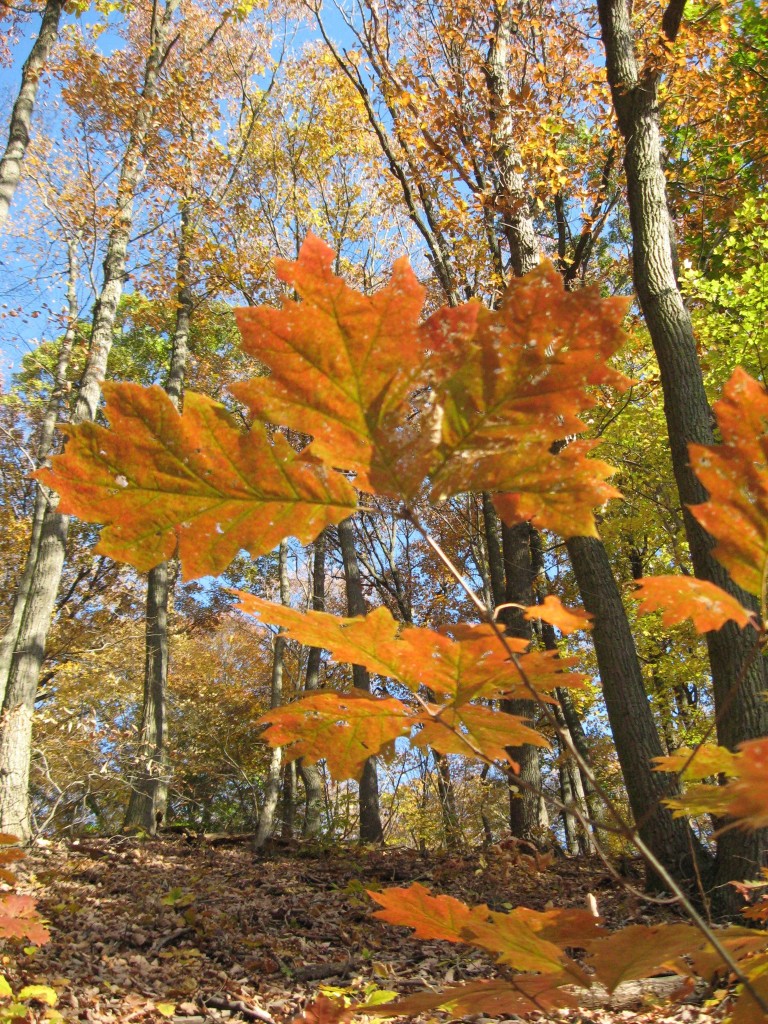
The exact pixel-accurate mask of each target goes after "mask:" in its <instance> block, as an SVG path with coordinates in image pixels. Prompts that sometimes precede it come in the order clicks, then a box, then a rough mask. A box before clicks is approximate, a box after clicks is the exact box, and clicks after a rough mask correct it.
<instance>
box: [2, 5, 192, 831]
mask: <svg viewBox="0 0 768 1024" xmlns="http://www.w3.org/2000/svg"><path fill="white" fill-rule="evenodd" d="M178 4H179V0H167V3H166V5H165V7H164V8H163V9H162V12H159V13H157V14H156V16H155V18H154V19H153V22H152V27H151V35H150V49H149V53H148V56H147V63H146V66H145V75H144V83H143V87H142V95H141V99H140V102H139V105H138V109H137V113H136V120H135V123H134V127H133V130H132V132H131V135H130V138H129V140H128V145H127V147H126V150H125V154H124V156H123V161H122V165H121V170H120V180H119V183H118V189H117V204H116V211H115V218H114V220H113V225H112V229H111V231H110V234H109V239H108V242H107V252H106V256H105V260H104V281H103V285H102V290H101V294H100V297H99V299H98V301H97V303H96V307H95V310H94V316H93V328H92V333H91V347H90V351H89V355H88V360H87V363H86V368H85V372H84V374H83V377H82V379H81V382H80V388H79V391H78V397H77V402H76V404H75V410H74V413H73V416H72V421H73V422H74V423H82V422H84V421H85V420H92V419H93V418H94V417H95V415H96V409H97V407H98V403H99V397H100V395H101V384H102V381H103V380H104V375H105V372H106V367H107V357H108V355H109V351H110V348H111V346H112V331H113V327H114V322H115V316H116V313H117V304H118V302H119V299H120V295H121V293H122V287H123V280H124V277H125V269H126V253H127V247H128V241H129V237H130V232H131V225H132V222H133V199H134V194H135V191H136V189H137V187H138V183H139V179H140V162H141V155H142V150H143V147H144V140H145V138H146V134H147V131H148V129H149V127H150V125H151V123H152V117H153V115H154V109H155V100H156V97H157V87H158V83H159V76H160V69H161V67H162V63H163V60H164V57H165V54H166V52H167V48H168V45H169V35H170V27H171V19H172V17H173V14H174V12H175V10H176V8H177V6H178ZM68 530H69V520H68V517H66V516H62V515H60V514H59V513H58V512H57V511H56V501H55V498H54V497H53V496H52V497H51V500H50V501H49V503H48V508H47V510H46V513H45V517H44V521H43V524H42V528H41V540H40V549H39V555H38V558H37V560H36V563H35V567H34V570H33V573H32V578H31V580H30V583H29V596H28V598H27V601H26V607H25V610H24V614H23V618H22V622H21V625H20V628H19V632H18V635H17V638H16V644H15V648H14V656H13V658H12V664H11V669H10V673H9V680H8V685H7V688H6V692H5V700H4V704H3V720H2V724H3V729H2V735H0V829H2V830H4V831H15V833H16V834H18V835H22V836H27V835H29V832H30V823H29V821H28V800H29V797H28V794H27V793H26V791H27V789H28V786H29V761H30V755H31V747H30V743H31V727H32V716H33V711H34V700H35V694H36V692H37V681H38V678H39V675H40V667H41V665H42V663H43V659H44V657H45V646H46V640H47V636H48V630H49V628H50V622H51V616H52V614H53V607H54V603H55V600H56V593H57V591H58V587H59V582H60V580H61V572H62V567H63V565H64V554H65V549H66V542H67V533H68ZM21 790H23V791H24V792H23V793H22V792H21ZM24 808H27V811H26V812H25V817H26V818H27V820H24V821H22V820H20V817H19V816H20V814H21V813H22V812H23V810H24Z"/></svg>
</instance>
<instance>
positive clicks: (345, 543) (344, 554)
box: [338, 518, 384, 843]
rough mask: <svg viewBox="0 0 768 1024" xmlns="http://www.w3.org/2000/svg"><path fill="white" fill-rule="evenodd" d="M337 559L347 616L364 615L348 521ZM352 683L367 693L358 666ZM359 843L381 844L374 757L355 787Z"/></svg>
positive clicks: (368, 682) (364, 672)
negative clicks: (344, 591) (342, 582)
mask: <svg viewBox="0 0 768 1024" xmlns="http://www.w3.org/2000/svg"><path fill="white" fill-rule="evenodd" d="M338 534H339V546H340V548H341V559H342V562H343V564H344V579H345V581H346V585H347V614H348V615H350V616H354V615H365V613H366V611H367V609H366V607H365V598H364V597H363V585H362V582H361V580H360V566H359V564H358V561H357V552H356V551H355V533H354V529H353V527H352V519H351V518H349V519H344V520H343V521H342V522H340V523H339V525H338ZM352 684H353V686H354V687H355V688H356V689H358V690H363V691H364V692H365V693H370V692H371V677H370V675H369V673H368V670H367V669H366V668H364V667H363V666H362V665H353V666H352ZM358 793H359V808H360V842H361V843H382V842H383V841H384V831H383V829H382V825H381V811H380V808H379V779H378V775H377V772H376V758H375V757H369V758H368V760H367V761H366V762H365V764H364V766H363V774H362V775H361V776H360V785H359V790H358Z"/></svg>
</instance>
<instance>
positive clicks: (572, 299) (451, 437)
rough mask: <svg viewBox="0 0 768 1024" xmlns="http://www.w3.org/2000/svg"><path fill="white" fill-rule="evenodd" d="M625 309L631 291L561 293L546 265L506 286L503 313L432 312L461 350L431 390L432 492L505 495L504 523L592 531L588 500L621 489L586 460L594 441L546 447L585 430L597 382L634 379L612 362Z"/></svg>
mask: <svg viewBox="0 0 768 1024" xmlns="http://www.w3.org/2000/svg"><path fill="white" fill-rule="evenodd" d="M625 313H626V301H625V300H623V299H603V298H601V297H600V294H599V292H598V290H597V289H596V288H590V289H585V290H582V291H579V292H567V291H565V290H564V288H563V284H562V279H561V278H560V275H559V274H557V272H556V271H555V269H554V268H553V267H552V266H551V264H549V263H543V264H542V265H541V266H540V267H539V268H538V269H537V270H535V271H533V272H532V273H530V274H528V275H527V276H526V277H525V278H522V279H518V280H513V281H512V282H511V283H510V285H509V288H508V290H507V292H506V294H505V296H504V298H503V300H502V303H501V305H500V307H499V309H497V310H488V309H486V308H485V307H483V306H482V305H481V304H480V303H478V302H469V303H466V304H465V305H463V306H460V307H458V308H456V309H447V308H444V309H441V310H438V311H437V312H436V313H435V314H433V316H432V317H430V319H429V320H428V321H427V323H426V324H425V326H424V330H425V332H427V333H428V335H429V337H430V338H431V339H432V342H433V344H434V345H435V346H440V347H444V348H446V349H447V350H448V351H451V350H453V351H454V352H455V353H456V354H457V355H456V365H455V369H454V372H453V373H452V374H451V375H450V376H448V377H446V378H445V379H444V380H443V381H442V383H440V384H438V385H437V387H436V391H437V397H436V402H437V403H438V404H439V405H440V406H441V408H442V409H443V418H442V427H441V438H440V446H439V449H438V452H437V457H436V460H435V463H434V465H433V467H432V470H431V478H432V496H433V498H436V499H437V498H445V497H449V496H450V495H453V494H458V493H460V492H462V491H482V490H488V491H498V492H508V493H506V494H505V496H504V497H503V498H500V499H498V500H497V501H496V504H497V508H498V509H499V512H500V514H501V515H502V517H503V518H505V519H506V520H507V521H511V520H513V519H525V518H530V519H532V520H533V521H534V522H537V523H538V524H539V525H540V526H542V527H547V528H550V529H553V530H557V531H558V532H560V533H564V534H565V535H566V536H573V535H575V534H577V533H585V534H594V533H595V526H594V520H593V518H592V512H591V510H592V508H594V507H595V506H596V505H600V504H603V503H604V502H605V501H607V500H608V498H610V497H615V496H617V495H618V492H617V491H616V490H615V489H614V488H613V487H611V486H610V485H608V484H606V483H605V480H606V478H607V477H608V476H609V475H610V473H611V472H612V471H611V469H610V467H608V466H606V465H605V464H604V463H601V462H599V461H596V460H589V459H587V458H586V455H587V453H588V451H589V450H590V448H591V447H592V446H593V443H592V442H586V441H582V442H576V443H574V444H569V445H565V446H564V447H563V448H562V449H561V450H560V451H558V452H557V453H553V452H552V451H551V448H552V446H553V445H554V444H555V443H556V442H558V441H562V439H563V438H565V437H566V436H567V435H571V434H576V433H579V432H580V431H582V430H583V429H584V423H583V422H582V420H581V418H580V417H581V413H582V412H584V411H585V410H587V409H589V408H591V407H592V406H593V405H594V404H595V401H596V399H595V395H594V393H593V392H592V391H591V388H592V386H594V385H598V384H603V385H605V384H609V385H611V386H614V387H619V388H621V387H625V386H626V385H627V384H628V381H627V380H626V378H624V377H623V376H622V375H621V374H619V373H617V372H616V371H614V370H612V369H610V368H609V367H608V365H607V360H608V359H609V358H610V357H611V356H612V355H613V354H614V353H615V352H616V351H618V349H619V348H620V347H621V345H622V343H623V340H624V335H623V331H622V329H621V320H622V318H623V316H624V315H625ZM447 342H448V344H447Z"/></svg>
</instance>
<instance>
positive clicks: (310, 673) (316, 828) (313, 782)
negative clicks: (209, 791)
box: [298, 530, 327, 839]
mask: <svg viewBox="0 0 768 1024" xmlns="http://www.w3.org/2000/svg"><path fill="white" fill-rule="evenodd" d="M326 544H327V534H326V531H325V530H323V532H322V533H321V534H320V536H319V537H318V538H317V540H316V541H315V544H314V558H313V561H312V609H313V611H316V612H322V611H325V549H326ZM320 654H321V650H320V648H319V647H310V648H309V652H308V654H307V674H306V679H305V682H304V689H305V690H306V691H310V690H316V689H317V688H318V687H319V685H320ZM298 769H299V775H300V776H301V781H302V782H303V783H304V795H305V804H304V827H303V828H302V835H303V836H304V838H305V839H311V838H313V837H314V836H316V835H318V833H319V832H320V828H321V826H322V820H323V796H324V788H323V776H322V774H321V773H320V769H319V768H318V767H317V765H316V764H308V763H307V762H306V761H305V760H304V758H303V757H302V758H301V759H300V760H299V763H298Z"/></svg>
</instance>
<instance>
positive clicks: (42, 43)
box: [0, 0, 66, 229]
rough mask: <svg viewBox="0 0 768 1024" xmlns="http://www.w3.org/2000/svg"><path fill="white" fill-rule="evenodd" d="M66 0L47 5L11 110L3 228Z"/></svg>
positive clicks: (2, 186)
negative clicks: (41, 83) (39, 88)
mask: <svg viewBox="0 0 768 1024" xmlns="http://www.w3.org/2000/svg"><path fill="white" fill-rule="evenodd" d="M65 4H66V0H48V2H47V3H46V5H45V7H44V8H43V20H42V23H41V25H40V32H39V33H38V36H37V39H36V40H35V42H34V44H33V45H32V49H31V51H30V54H29V56H28V57H27V59H26V61H25V63H24V67H23V68H22V70H21V87H20V88H19V95H18V96H17V97H16V102H15V103H14V105H13V111H12V113H11V123H10V125H9V126H8V142H7V144H6V147H5V153H4V154H3V156H2V159H0V229H1V228H2V227H3V226H4V224H5V222H6V220H7V219H8V211H9V209H10V206H11V202H12V201H13V196H14V193H15V191H16V186H17V185H18V184H19V179H20V177H21V164H22V161H23V160H24V155H25V153H26V151H27V146H28V145H29V133H30V129H31V126H32V112H33V110H34V107H35V99H36V98H37V89H38V86H39V85H40V78H41V76H42V74H43V72H44V71H45V65H46V64H47V63H48V57H49V55H50V52H51V50H52V49H53V47H54V46H55V45H56V40H57V39H58V38H59V23H60V22H61V14H62V11H63V10H64V7H65Z"/></svg>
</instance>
